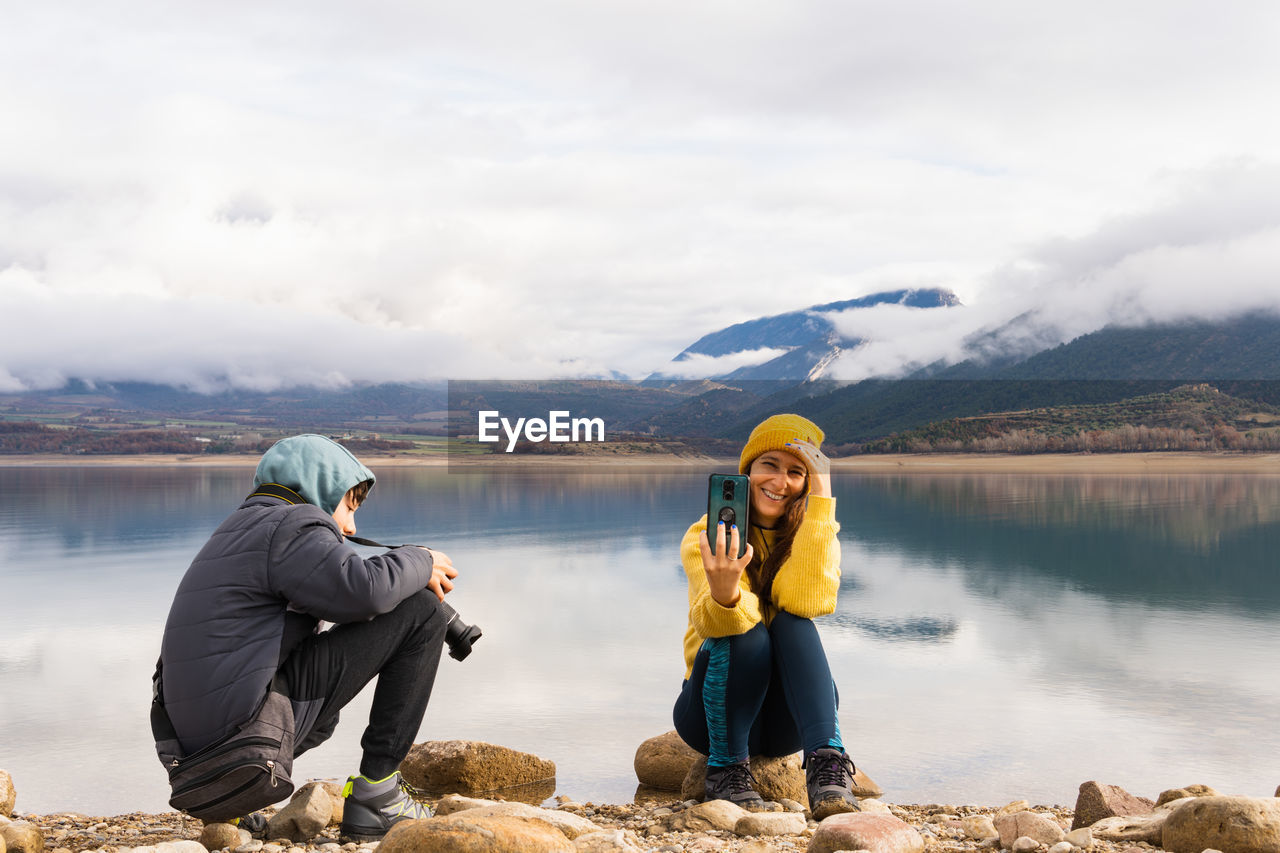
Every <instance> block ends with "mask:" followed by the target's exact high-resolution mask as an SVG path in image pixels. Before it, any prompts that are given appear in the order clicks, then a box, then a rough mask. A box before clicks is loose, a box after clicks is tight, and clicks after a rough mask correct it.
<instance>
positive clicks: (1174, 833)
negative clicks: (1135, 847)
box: [1160, 797, 1280, 853]
mask: <svg viewBox="0 0 1280 853" xmlns="http://www.w3.org/2000/svg"><path fill="white" fill-rule="evenodd" d="M1160 846H1161V847H1163V848H1164V849H1165V850H1170V851H1172V853H1200V851H1202V850H1205V849H1207V848H1210V847H1212V848H1213V849H1215V850H1224V851H1227V852H1228V853H1280V802H1277V800H1276V799H1275V798H1274V797H1196V798H1194V799H1190V800H1185V801H1182V802H1181V805H1179V806H1178V807H1177V808H1175V809H1173V810H1172V811H1171V812H1170V814H1169V817H1168V819H1167V820H1166V821H1165V822H1164V832H1163V834H1162V836H1161V840H1160Z"/></svg>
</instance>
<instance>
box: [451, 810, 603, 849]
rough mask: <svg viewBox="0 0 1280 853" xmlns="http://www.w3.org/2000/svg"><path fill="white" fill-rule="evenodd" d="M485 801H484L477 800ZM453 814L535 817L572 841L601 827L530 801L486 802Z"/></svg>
mask: <svg viewBox="0 0 1280 853" xmlns="http://www.w3.org/2000/svg"><path fill="white" fill-rule="evenodd" d="M475 802H483V801H475ZM452 814H455V815H457V816H458V817H460V818H463V819H465V820H471V819H472V818H477V817H523V818H533V819H535V820H541V821H545V822H546V823H549V824H551V825H552V826H554V827H555V828H556V829H558V830H560V832H561V833H562V834H563V835H564V837H565V838H568V839H569V840H570V841H572V840H574V839H575V838H577V837H578V836H579V835H586V834H587V833H588V832H595V831H596V830H598V829H599V828H600V827H598V826H596V825H595V824H594V823H592V822H591V821H589V820H587V819H586V818H585V817H578V815H576V814H574V813H573V812H562V811H557V810H555V809H540V808H538V807H537V806H531V805H529V804H528V803H485V804H483V805H477V806H472V807H471V808H466V809H458V810H456V811H454V812H452Z"/></svg>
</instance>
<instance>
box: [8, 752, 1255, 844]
mask: <svg viewBox="0 0 1280 853" xmlns="http://www.w3.org/2000/svg"><path fill="white" fill-rule="evenodd" d="M654 740H658V739H654ZM460 744H461V746H459V745H460ZM477 747H483V749H478V748H477ZM501 749H502V748H500V747H493V746H492V745H488V744H470V743H468V742H456V741H455V742H446V743H434V744H420V745H419V746H418V747H415V751H417V752H418V753H419V754H418V755H417V756H416V766H417V767H418V768H419V769H420V768H422V767H428V768H433V772H439V771H440V768H441V767H445V766H450V767H452V768H453V769H452V771H450V772H462V773H469V774H471V775H472V776H473V777H475V775H476V773H477V772H478V771H477V767H478V766H479V765H477V764H476V763H475V762H470V763H469V758H468V757H469V756H474V755H483V757H484V758H485V759H486V760H488V761H489V762H490V768H491V769H492V770H493V771H494V772H495V773H497V774H499V775H501V774H503V773H506V774H508V775H510V774H511V773H513V772H514V773H515V775H516V776H526V775H529V774H536V773H538V772H541V769H542V768H540V766H539V765H538V764H536V763H534V762H537V761H541V760H540V759H536V757H533V756H527V755H526V754H523V753H513V754H512V755H511V756H503V754H502V753H501V752H495V750H498V751H500V750H501ZM413 757H414V756H413V755H411V758H413ZM505 757H510V758H512V759H513V760H512V761H509V762H504V760H503V759H504V758H505ZM640 758H641V756H640V755H639V753H638V755H637V765H638V766H639V765H642V762H641V761H640ZM495 759H496V760H495ZM529 759H533V760H534V761H533V762H531V761H530V760H529ZM775 761H776V762H777V765H776V766H775V767H772V768H764V773H763V774H762V775H771V776H772V778H773V779H774V780H775V782H776V783H785V784H790V782H787V781H786V779H787V777H788V776H790V775H791V774H790V770H789V769H788V767H787V763H788V762H787V760H786V759H777V760H775ZM753 763H755V762H754V761H753ZM764 763H765V762H764V761H761V764H764ZM409 766H410V762H409V760H408V759H406V764H405V765H402V772H404V774H405V777H406V778H407V779H408V778H409V777H410V775H411V773H410V767H409ZM797 766H798V762H797ZM651 767H652V765H651V764H650V765H647V769H646V771H645V772H648V769H649V768H651ZM696 769H697V768H696V767H691V768H690V770H689V773H690V774H693V773H696ZM414 775H415V778H417V780H418V781H419V782H420V781H421V774H420V773H416V774H414ZM638 775H640V773H639V772H638ZM686 778H687V777H686ZM544 781H545V780H544ZM863 781H864V784H866V785H868V786H872V787H873V786H874V783H873V782H870V780H869V779H865V778H864V780H863ZM517 784H519V785H527V780H526V781H525V782H520V783H517ZM509 790H519V789H518V788H512V789H509ZM525 793H528V792H527V791H526V792H525ZM1277 794H1280V791H1277ZM766 796H768V795H767V794H766ZM15 799H16V792H15V788H14V785H13V782H12V780H11V779H9V777H8V775H7V774H6V773H4V772H3V771H0V853H46V852H47V853H81V851H102V853H126V851H133V853H212V851H225V853H374V851H377V853H410V851H413V853H432V852H433V851H450V853H452V851H458V853H469V851H476V853H480V851H485V853H506V851H511V853H541V851H556V852H557V853H613V851H617V853H695V851H737V852H738V853H793V851H808V853H837V851H868V853H979V851H982V853H996V851H1012V853H1146V851H1152V850H1167V851H1170V853H1203V851H1206V850H1210V851H1221V853H1280V798H1273V797H1242V796H1224V795H1222V794H1219V793H1218V792H1217V791H1214V790H1213V789H1211V788H1208V787H1206V786H1203V785H1189V786H1184V787H1181V788H1170V789H1168V790H1165V791H1163V792H1161V793H1160V794H1158V795H1157V797H1156V798H1155V799H1154V800H1151V799H1146V798H1143V797H1139V796H1134V795H1132V794H1130V793H1128V792H1126V791H1124V790H1122V789H1120V788H1118V787H1115V786H1111V785H1106V784H1101V783H1099V782H1096V781H1088V782H1084V783H1082V784H1081V785H1080V793H1079V796H1078V798H1077V801H1076V804H1075V806H1074V807H1073V808H1068V807H1064V806H1056V805H1055V806H1047V805H1037V806H1033V805H1031V804H1029V803H1027V802H1026V801H1023V800H1018V801H1014V802H1010V803H1008V804H1006V805H1003V806H999V807H996V806H978V805H940V804H924V805H908V804H895V803H886V802H884V801H883V800H882V799H879V798H875V797H867V798H865V799H862V801H861V802H862V811H861V812H858V813H848V814H838V815H833V816H831V817H828V818H827V819H825V820H823V821H821V822H817V821H814V820H813V819H812V818H811V816H810V815H809V814H808V811H807V807H806V803H804V802H802V801H798V800H794V799H791V798H788V797H778V798H777V799H774V800H771V801H770V802H769V804H768V806H769V809H770V810H769V811H765V812H755V813H753V812H747V811H744V810H743V809H741V808H739V807H738V806H736V805H733V804H731V803H727V802H724V801H713V802H705V803H704V802H698V800H696V799H693V798H684V797H683V795H682V794H681V793H679V792H676V791H666V792H663V791H660V790H658V789H656V788H654V787H653V786H650V785H644V784H642V785H641V787H640V789H639V790H638V791H637V800H636V802H633V803H626V804H617V803H593V802H585V803H583V802H574V801H572V800H568V799H566V798H556V799H555V800H554V801H551V802H550V803H548V804H546V805H532V804H529V803H525V802H519V801H518V800H515V799H503V798H502V797H501V796H498V795H490V796H487V797H481V796H466V795H462V794H456V793H454V794H446V795H443V796H426V795H424V796H423V799H424V800H426V801H428V802H430V803H432V805H433V807H434V809H435V813H436V816H435V817H433V818H430V819H428V820H421V821H407V822H405V823H402V824H399V825H397V826H396V827H395V828H394V829H393V830H392V831H391V832H390V833H388V835H387V836H386V838H384V839H383V840H382V841H381V842H369V843H363V844H355V843H343V841H342V839H341V838H340V837H339V825H340V823H341V818H342V813H341V810H342V798H341V790H340V786H339V784H338V783H337V782H335V781H322V780H321V781H312V782H309V783H306V784H304V785H302V786H301V787H300V788H299V789H298V791H297V792H296V793H295V794H294V796H293V798H292V800H291V801H290V802H289V803H288V804H286V805H283V806H282V807H281V808H279V809H269V810H267V812H266V813H265V814H266V815H268V816H269V817H270V820H269V823H268V826H267V830H266V833H265V836H266V837H265V838H253V837H251V836H250V834H249V832H248V831H246V830H244V829H241V828H238V827H235V826H232V825H230V824H225V823H221V824H218V823H215V824H209V825H205V824H203V823H202V822H200V821H198V820H195V819H192V818H189V817H186V816H184V815H181V814H179V813H177V812H168V813H165V814H141V813H132V814H125V815H117V816H114V817H92V816H86V815H81V814H75V813H55V814H47V815H37V814H26V813H22V812H19V811H15V810H14V804H15Z"/></svg>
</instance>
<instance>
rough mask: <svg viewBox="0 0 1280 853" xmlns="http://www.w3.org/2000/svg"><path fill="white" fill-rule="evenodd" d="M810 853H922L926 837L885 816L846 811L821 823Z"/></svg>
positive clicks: (812, 840)
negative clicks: (839, 852)
mask: <svg viewBox="0 0 1280 853" xmlns="http://www.w3.org/2000/svg"><path fill="white" fill-rule="evenodd" d="M808 850H809V853H835V851H836V850H867V851H869V853H922V851H923V850H924V838H923V837H921V835H920V833H919V832H916V830H915V828H914V827H912V826H911V825H910V824H908V823H905V822H904V821H902V820H899V819H898V818H896V817H894V816H893V815H884V814H862V813H861V812H847V813H845V814H838V815H832V816H831V817H829V818H827V819H826V820H824V821H823V822H822V823H820V824H818V828H817V830H815V831H814V833H813V838H811V839H810V840H809V848H808Z"/></svg>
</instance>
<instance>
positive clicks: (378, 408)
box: [0, 289, 1280, 446]
mask: <svg viewBox="0 0 1280 853" xmlns="http://www.w3.org/2000/svg"><path fill="white" fill-rule="evenodd" d="M883 305H901V306H905V307H909V308H912V309H917V310H920V311H922V312H932V311H942V310H946V309H948V308H952V307H955V306H958V305H959V300H958V299H957V298H956V297H955V295H954V294H952V293H950V292H949V291H945V290H939V289H919V290H897V291H890V292H885V293H877V294H872V295H870V296H864V297H859V298H857V299H850V300H844V301H840V302H829V303H825V304H821V305H814V306H811V307H809V308H805V309H800V310H796V311H790V312H786V313H782V314H776V315H771V316H767V317H761V318H758V319H755V320H750V321H746V322H742V323H736V324H734V325H731V326H728V327H726V328H723V329H720V330H718V331H715V332H712V333H710V334H708V335H704V336H703V337H701V338H699V339H698V340H697V341H694V342H693V343H692V344H690V345H689V346H688V347H686V348H685V349H684V350H682V351H681V352H680V353H679V354H678V355H676V357H675V358H674V359H672V362H671V363H670V365H669V366H668V368H667V369H666V370H663V371H659V372H657V373H655V374H653V375H651V376H650V377H649V378H648V379H646V380H645V381H643V382H639V383H637V382H623V381H611V380H581V381H559V382H504V381H493V382H473V383H445V382H442V381H435V382H422V383H387V384H370V385H362V386H355V387H348V388H336V389H315V388H292V389H284V390H280V391H276V392H270V393H265V392H254V391H245V390H235V391H226V392H222V393H219V394H213V395H206V394H199V393H195V392H192V391H189V390H184V389H180V388H172V387H168V386H164V385H157V384H149V383H139V382H132V383H86V382H80V381H73V382H71V383H68V384H67V385H66V386H64V387H63V388H60V389H56V390H52V391H38V392H34V391H33V392H25V393H16V394H15V393H10V394H2V395H0V420H8V421H15V420H24V419H25V420H37V421H40V422H46V423H52V424H63V425H76V426H80V425H90V426H92V425H95V424H98V425H103V426H104V427H105V426H112V425H117V426H118V425H123V424H125V423H128V424H132V425H137V426H156V425H162V426H163V425H165V424H170V423H172V422H174V421H179V422H182V423H187V424H206V425H208V426H209V428H210V429H215V428H217V429H221V428H225V429H226V430H228V431H230V430H231V429H232V428H233V427H234V428H237V429H259V428H260V429H265V430H271V429H278V430H295V431H296V430H302V429H307V430H319V429H323V430H348V431H366V432H379V433H382V434H384V435H385V434H402V435H413V434H419V435H422V434H436V435H444V434H445V433H446V430H447V429H448V428H449V426H450V423H449V421H450V418H452V420H453V422H454V428H455V432H456V429H457V424H459V423H461V424H466V423H474V422H475V420H474V416H475V413H476V412H477V411H478V410H480V409H485V408H491V409H492V408H497V409H501V410H503V411H504V413H506V412H511V413H512V414H515V415H519V416H525V415H527V416H545V414H546V413H547V411H548V410H549V409H552V408H568V409H571V410H573V411H574V413H575V414H579V413H582V414H589V415H590V416H592V417H603V418H604V419H605V420H606V421H607V422H608V423H609V425H610V431H611V432H614V433H618V432H627V433H634V434H639V435H644V436H650V437H656V438H677V437H678V438H703V439H707V440H712V439H716V440H726V441H740V440H741V439H742V438H744V437H745V435H746V434H747V432H749V430H750V428H751V427H752V426H753V425H754V424H755V423H757V422H759V420H760V419H761V418H762V417H764V416H766V415H768V414H771V413H774V412H778V411H796V412H799V413H801V414H804V415H807V416H809V417H811V418H813V419H814V420H815V421H817V422H818V423H820V424H822V425H823V426H824V428H825V429H826V430H827V434H828V437H829V440H831V441H832V442H833V443H834V444H837V445H850V446H852V445H855V444H857V445H861V444H865V443H867V442H872V441H876V440H878V439H882V438H884V437H886V436H891V435H894V434H898V433H905V432H907V431H910V430H916V429H919V428H921V427H923V426H925V425H928V424H932V423H936V422H940V421H947V420H952V419H958V418H969V417H975V416H980V415H984V414H990V413H995V412H1016V411H1020V410H1026V409H1032V408H1045V407H1054V406H1075V407H1079V406H1091V405H1105V404H1112V403H1117V402H1119V401H1122V400H1127V399H1130V398H1135V397H1141V396H1144V395H1153V394H1156V395H1158V394H1162V393H1165V392H1169V391H1171V390H1173V389H1175V388H1177V387H1178V386H1182V385H1187V384H1189V383H1201V382H1207V383H1210V384H1212V385H1213V386H1214V387H1215V388H1217V389H1218V390H1220V391H1221V392H1222V393H1223V394H1226V395H1229V396H1231V397H1233V398H1238V399H1241V400H1246V401H1256V402H1258V403H1260V404H1264V405H1280V381H1278V380H1280V317H1277V316H1276V315H1273V314H1269V313H1252V314H1246V315H1242V316H1238V317H1234V318H1230V319H1228V320H1223V321H1216V322H1211V321H1207V320H1199V321H1194V322H1186V323H1180V324H1164V325H1148V326H1143V327H1107V328H1104V329H1100V330H1098V331H1095V332H1092V333H1090V334H1086V335H1083V336H1081V337H1078V338H1076V339H1075V340H1072V341H1069V342H1066V343H1063V344H1060V345H1056V346H1052V347H1047V348H1042V349H1040V350H1039V351H1034V352H1029V353H1028V352H1026V351H1025V350H1024V351H1018V352H1014V351H1008V350H1001V348H1000V347H999V346H998V342H1000V341H1001V340H1004V339H1010V338H1014V337H1019V339H1020V340H1025V338H1023V337H1020V336H1017V335H1012V334H1004V333H1003V330H1001V329H996V330H993V331H989V332H986V333H984V335H983V336H982V338H981V339H975V340H973V341H971V342H970V344H971V345H970V347H969V350H970V351H971V352H980V353H982V354H983V357H982V358H981V359H978V358H972V359H970V360H968V361H964V362H961V363H959V364H953V365H933V366H930V367H928V368H925V369H922V370H919V371H917V372H915V373H913V374H911V375H909V376H907V377H905V378H893V379H887V378H885V379H868V380H863V381H859V382H840V381H837V380H835V379H832V378H831V377H830V376H828V375H827V371H826V367H827V366H829V365H830V364H831V363H832V361H833V360H835V358H836V357H838V356H841V355H842V354H845V355H847V354H849V353H851V352H852V353H853V354H854V355H855V357H856V351H857V348H858V347H859V346H860V345H862V343H864V342H863V341H860V340H858V339H856V338H846V337H843V336H842V335H841V334H840V332H839V330H838V328H837V324H836V323H834V322H833V321H832V318H833V317H835V316H837V315H840V314H846V316H847V312H856V311H859V310H864V309H870V308H875V307H877V306H883ZM759 350H765V351H767V354H768V355H769V357H767V358H765V360H763V361H760V362H758V363H754V364H749V365H742V364H739V365H738V366H736V367H733V368H732V369H728V370H725V371H724V372H723V373H719V374H715V375H712V376H710V377H704V378H700V379H680V378H678V374H679V366H680V365H681V364H682V363H688V362H690V361H692V360H694V359H695V358H706V359H722V358H729V359H730V360H732V358H733V357H739V356H742V355H744V354H748V355H749V354H751V353H752V352H755V351H759ZM779 350H782V352H781V353H780V354H779V353H778V352H777V351H779ZM711 363H713V364H714V362H711Z"/></svg>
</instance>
